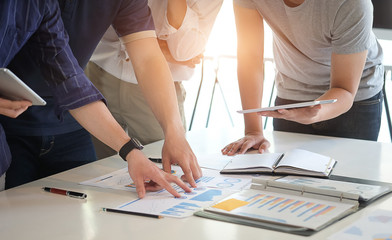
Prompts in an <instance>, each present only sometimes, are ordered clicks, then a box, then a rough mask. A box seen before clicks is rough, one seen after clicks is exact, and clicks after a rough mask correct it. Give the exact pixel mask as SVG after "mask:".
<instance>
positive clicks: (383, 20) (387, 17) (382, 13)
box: [372, 0, 392, 40]
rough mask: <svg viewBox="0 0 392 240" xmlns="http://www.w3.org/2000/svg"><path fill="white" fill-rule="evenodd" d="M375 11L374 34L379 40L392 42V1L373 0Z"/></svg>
mask: <svg viewBox="0 0 392 240" xmlns="http://www.w3.org/2000/svg"><path fill="white" fill-rule="evenodd" d="M372 3H373V9H374V14H373V15H374V19H373V32H374V33H375V34H376V36H377V38H378V39H383V40H392V1H391V0H372Z"/></svg>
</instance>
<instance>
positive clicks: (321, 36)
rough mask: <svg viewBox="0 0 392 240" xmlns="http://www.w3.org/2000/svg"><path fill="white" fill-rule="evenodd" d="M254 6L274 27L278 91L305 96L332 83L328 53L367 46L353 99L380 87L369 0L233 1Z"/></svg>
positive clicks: (379, 51) (304, 98)
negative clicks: (363, 64) (293, 4)
mask: <svg viewBox="0 0 392 240" xmlns="http://www.w3.org/2000/svg"><path fill="white" fill-rule="evenodd" d="M234 1H235V3H236V4H238V5H239V6H242V7H246V8H251V9H257V10H258V12H259V13H260V14H261V16H262V17H263V18H264V20H265V21H266V23H267V24H268V25H269V26H270V27H271V29H272V31H273V37H274V42H273V51H274V58H275V63H276V68H277V74H276V78H275V82H276V86H277V90H278V93H277V95H278V96H279V97H281V98H284V99H290V100H298V101H308V100H313V99H316V98H318V97H319V96H321V95H322V94H323V93H325V92H326V91H327V90H328V89H329V87H330V71H331V54H332V53H337V54H353V53H358V52H362V51H364V50H368V56H367V59H366V64H365V68H364V71H363V74H362V78H361V82H360V85H359V89H358V92H357V95H356V97H355V101H360V100H364V99H367V98H370V97H372V96H374V95H375V94H377V93H378V92H379V91H381V89H382V86H383V71H384V69H383V66H382V65H381V62H382V55H383V53H382V49H381V47H380V45H379V44H378V42H377V40H376V37H375V35H374V34H373V32H372V23H373V6H372V3H371V1H370V0H305V1H304V3H302V4H301V5H299V6H297V7H293V8H292V7H288V6H287V5H286V4H285V3H284V1H283V0H234Z"/></svg>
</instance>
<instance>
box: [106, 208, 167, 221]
mask: <svg viewBox="0 0 392 240" xmlns="http://www.w3.org/2000/svg"><path fill="white" fill-rule="evenodd" d="M102 211H104V212H114V213H123V214H129V215H136V216H143V217H151V218H159V219H160V218H163V216H161V215H155V214H150V213H141V212H131V211H125V210H120V209H113V208H102Z"/></svg>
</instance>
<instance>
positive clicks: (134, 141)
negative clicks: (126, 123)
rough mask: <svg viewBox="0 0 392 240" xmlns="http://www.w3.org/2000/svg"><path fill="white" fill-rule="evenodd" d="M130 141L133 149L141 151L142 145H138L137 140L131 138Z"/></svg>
mask: <svg viewBox="0 0 392 240" xmlns="http://www.w3.org/2000/svg"><path fill="white" fill-rule="evenodd" d="M131 141H132V143H133V145H134V146H135V148H137V149H139V150H142V149H143V148H144V146H143V144H141V143H140V141H139V140H137V139H136V138H131Z"/></svg>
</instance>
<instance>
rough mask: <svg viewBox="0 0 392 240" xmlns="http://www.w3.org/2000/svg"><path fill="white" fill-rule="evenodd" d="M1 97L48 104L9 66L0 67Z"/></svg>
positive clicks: (36, 103)
mask: <svg viewBox="0 0 392 240" xmlns="http://www.w3.org/2000/svg"><path fill="white" fill-rule="evenodd" d="M0 97H2V98H5V99H9V100H28V101H30V102H32V104H33V105H39V106H43V105H45V104H46V102H45V100H43V99H42V98H41V97H40V96H39V95H38V94H36V93H35V92H34V91H33V90H32V89H31V88H30V87H29V86H27V85H26V84H25V83H24V82H23V81H22V80H20V79H19V78H18V77H17V76H16V75H15V74H13V73H12V72H11V71H10V70H9V69H7V68H0Z"/></svg>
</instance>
